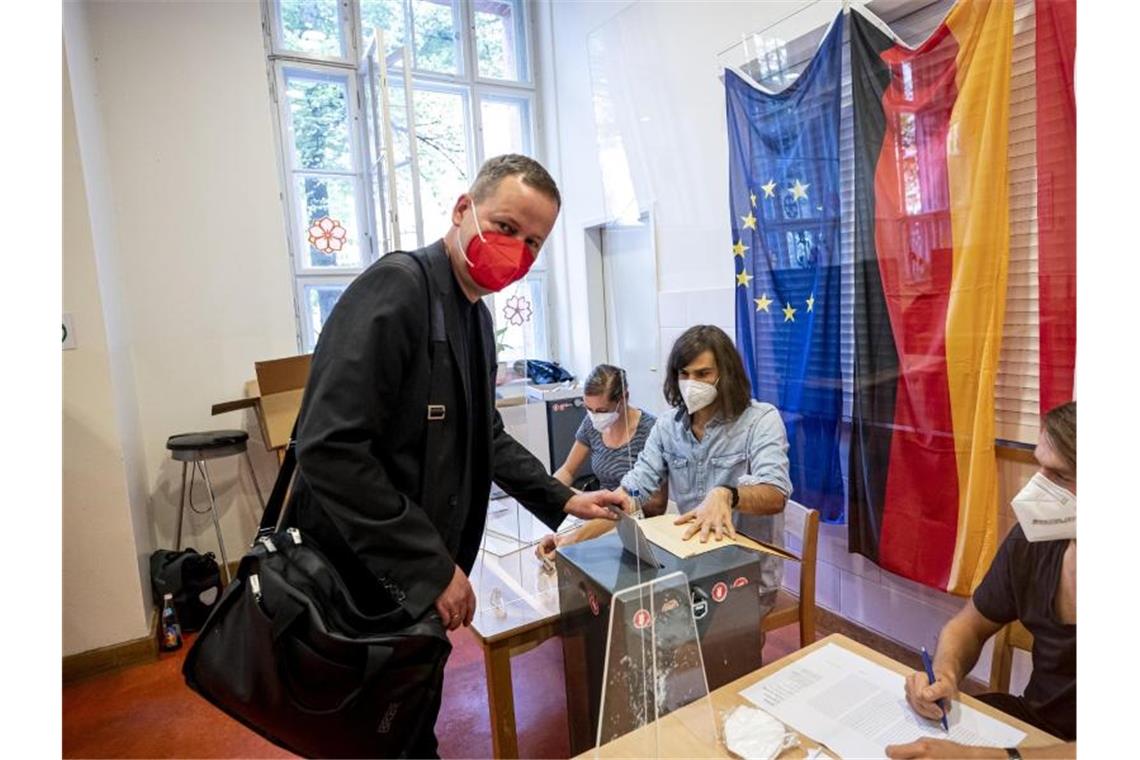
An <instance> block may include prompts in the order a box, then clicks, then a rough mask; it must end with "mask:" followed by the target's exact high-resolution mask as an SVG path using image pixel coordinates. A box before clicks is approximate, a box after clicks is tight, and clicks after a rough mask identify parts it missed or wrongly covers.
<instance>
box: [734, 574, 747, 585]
mask: <svg viewBox="0 0 1140 760" xmlns="http://www.w3.org/2000/svg"><path fill="white" fill-rule="evenodd" d="M747 585H748V579H747V578H745V577H744V576H743V575H742V576H740V577H739V578H737V579H736V580H734V581H733V582H732V587H733V588H740V587H741V586H747Z"/></svg>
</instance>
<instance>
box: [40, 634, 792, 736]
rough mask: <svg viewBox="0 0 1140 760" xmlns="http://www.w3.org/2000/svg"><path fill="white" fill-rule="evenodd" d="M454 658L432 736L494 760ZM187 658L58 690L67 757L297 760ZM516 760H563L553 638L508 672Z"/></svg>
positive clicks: (780, 643)
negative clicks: (225, 702)
mask: <svg viewBox="0 0 1140 760" xmlns="http://www.w3.org/2000/svg"><path fill="white" fill-rule="evenodd" d="M451 640H452V644H453V646H454V649H453V650H452V653H451V658H450V659H449V660H448V663H447V670H446V675H445V678H444V693H443V707H442V709H441V710H440V718H439V722H438V723H437V724H436V734H437V736H438V737H439V751H440V754H441V755H442V756H443V757H445V758H451V757H490V756H491V728H490V720H489V718H488V716H487V682H486V678H485V675H484V670H483V651H482V649H481V648H480V646H479V644H478V642H477V641H476V640H475V638H474V637H473V636H472V635H471V633H470V631H468V630H466V629H461V630H460V631H458V632H456V633H453V634H452V636H451ZM798 646H799V631H798V630H797V628H796V626H789V627H786V628H783V629H781V630H779V631H776V632H774V633H770V634H768V638H767V641H766V642H765V645H764V662H772V661H773V660H776V659H779V658H780V657H783V656H784V655H785V654H788V653H789V652H792V651H794V650H795V649H796V648H798ZM185 651H186V648H185V647H183V649H181V650H180V651H178V652H174V653H171V654H167V655H162V656H161V657H160V658H159V660H158V661H157V662H153V663H147V664H144V665H136V666H134V667H131V668H127V669H125V670H121V671H118V672H115V673H110V674H107V675H102V676H96V677H94V678H91V679H88V680H85V681H80V682H77V683H72V684H68V685H66V686H64V687H63V756H64V757H67V758H73V757H132V758H133V757H249V758H260V757H293V755H291V754H290V753H288V752H286V751H284V750H282V749H279V748H278V747H276V746H275V745H273V744H270V743H269V742H267V741H265V740H264V739H262V738H261V737H260V736H257V735H256V734H254V733H253V732H251V731H249V730H248V729H246V728H245V727H243V726H241V725H240V724H238V723H236V722H235V721H233V720H231V719H230V718H228V717H227V716H225V715H224V714H223V713H221V712H219V711H218V710H217V709H216V708H215V707H213V706H212V705H210V704H209V703H207V702H206V701H205V700H204V699H202V698H201V697H199V696H198V695H197V694H194V693H193V692H192V691H190V690H189V689H188V688H187V687H186V686H185V684H184V683H183V681H182V674H181V670H180V669H181V667H182V658H183V655H184V653H185ZM511 665H512V670H513V673H514V687H515V712H516V720H517V724H518V733H519V752H520V754H521V755H522V756H523V757H567V756H568V755H569V753H570V740H569V735H568V729H567V723H566V715H565V712H566V695H565V689H564V688H563V687H562V644H561V641H560V640H559V639H557V638H555V639H551V640H549V641H547V642H545V643H543V644H542V645H541V646H539V647H536V648H535V649H532V650H531V651H529V652H526V653H525V654H522V655H519V656H517V657H515V658H514V659H513V660H512V662H511Z"/></svg>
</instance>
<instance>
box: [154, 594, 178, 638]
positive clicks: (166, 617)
mask: <svg viewBox="0 0 1140 760" xmlns="http://www.w3.org/2000/svg"><path fill="white" fill-rule="evenodd" d="M158 639H159V640H158V645H159V648H160V649H162V651H164V652H173V651H174V650H176V649H181V648H182V626H181V625H179V624H178V613H177V612H175V610H174V595H173V594H163V595H162V622H161V626H160V628H159V637H158Z"/></svg>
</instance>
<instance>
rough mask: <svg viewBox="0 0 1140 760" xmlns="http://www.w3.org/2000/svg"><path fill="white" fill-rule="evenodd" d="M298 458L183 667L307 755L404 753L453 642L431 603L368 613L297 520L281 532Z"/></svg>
mask: <svg viewBox="0 0 1140 760" xmlns="http://www.w3.org/2000/svg"><path fill="white" fill-rule="evenodd" d="M295 466H296V455H295V453H294V444H293V443H290V444H289V448H288V449H287V450H286V454H285V461H284V462H283V463H282V465H281V472H280V473H279V474H278V476H277V483H276V484H275V485H274V487H273V494H272V495H271V496H270V499H269V504H268V506H267V507H266V510H265V515H264V517H262V520H261V527H260V529H259V530H258V533H257V539H256V541H255V543H254V545H253V547H252V548H251V549H250V550H249V552H248V553H247V554H246V555H245V556H244V557H243V558H242V560H241V564H240V565H239V566H238V570H237V575H236V577H235V578H234V580H233V581H232V582H231V583H230V585H229V586H228V587H227V588H226V590H225V593H223V594H222V598H221V600H220V601H219V602H218V604H217V607H216V608H215V609H214V611H213V612H212V613H211V614H210V617H209V618H208V619H207V620H206V624H205V626H204V627H203V628H202V632H201V633H200V634H199V635H198V638H197V639H196V640H195V641H194V644H193V646H191V647H190V651H189V652H188V653H187V655H186V661H185V663H184V664H183V666H182V675H183V676H184V677H185V678H186V683H187V685H188V686H189V687H190V688H191V689H193V690H194V691H196V692H198V693H199V694H201V695H202V696H203V697H205V698H206V699H207V700H209V701H210V702H212V703H213V704H214V705H215V706H216V707H218V708H220V709H221V710H222V711H223V712H225V713H226V714H228V715H229V716H230V717H232V718H235V719H237V720H238V721H240V722H241V723H243V724H245V725H246V726H247V727H249V728H251V729H253V730H254V731H256V732H257V733H259V734H261V735H262V736H264V737H265V738H266V739H269V740H270V741H272V742H274V743H275V744H278V745H280V746H281V747H284V748H285V749H287V750H289V751H290V752H295V753H297V754H299V755H303V756H306V757H402V756H403V755H404V752H405V750H406V748H407V747H408V745H409V743H410V742H412V741H413V740H414V739H415V738H416V737H417V736H418V735H419V731H420V730H421V729H422V726H421V723H422V722H423V717H422V716H423V715H424V714H425V713H426V712H427V706H428V705H430V704H431V702H432V700H433V699H434V698H435V696H436V695H435V692H434V689H435V686H434V685H435V684H436V683H437V682H438V679H437V678H436V675H437V674H438V669H439V668H441V667H442V666H443V662H444V660H445V655H446V654H447V653H448V652H449V651H450V649H451V644H450V642H449V641H448V639H447V634H446V633H445V631H444V629H443V625H442V623H441V622H440V619H439V616H438V615H436V614H435V612H434V610H433V611H431V612H429V613H428V614H427V615H425V616H424V617H423V618H421V619H420V620H418V621H416V622H414V623H412V624H411V625H408V623H407V616H406V614H405V613H404V612H403V610H402V609H401V608H394V609H393V610H392V611H391V612H388V613H384V614H381V615H368V614H365V613H363V612H362V611H361V609H360V605H358V604H356V603H355V602H354V600H353V599H352V596H351V595H350V594H349V591H348V589H347V587H346V586H345V584H344V582H343V581H342V580H341V578H340V575H339V574H338V573H337V571H336V568H334V567H333V566H332V565H331V564H330V563H329V561H328V560H327V559H326V558H325V556H324V555H323V554H322V553H321V551H320V548H319V547H317V546H316V545H315V544H314V543H313V541H312V540H310V539H307V538H304V537H302V536H301V533H300V531H299V530H297V529H296V528H289V529H287V530H283V531H280V532H277V533H274V532H273V531H274V530H275V529H276V525H277V518H278V516H279V515H280V512H281V507H282V504H283V502H284V500H285V492H286V491H287V490H288V488H289V483H290V481H291V480H292V475H293V470H294V468H295Z"/></svg>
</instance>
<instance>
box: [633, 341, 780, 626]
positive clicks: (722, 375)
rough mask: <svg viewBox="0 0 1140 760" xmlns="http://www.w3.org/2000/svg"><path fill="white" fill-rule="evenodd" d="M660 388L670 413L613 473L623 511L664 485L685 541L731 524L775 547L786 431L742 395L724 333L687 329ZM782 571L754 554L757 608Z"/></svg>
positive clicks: (718, 534)
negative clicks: (628, 466)
mask: <svg viewBox="0 0 1140 760" xmlns="http://www.w3.org/2000/svg"><path fill="white" fill-rule="evenodd" d="M664 390H665V400H666V401H668V402H669V404H670V405H672V406H673V407H674V408H675V409H676V411H675V412H674V413H672V414H668V415H662V416H661V417H660V418H658V420H657V424H656V425H654V427H653V432H652V433H650V435H649V439H648V440H647V441H646V443H645V448H643V449H642V451H641V456H640V457H639V458H638V460H637V464H635V465H634V467H633V469H632V470H630V471H629V473H627V474H626V476H625V477H624V478H622V481H621V486H622V487H621V489H620V490H619V491H618V492H617V493H618V495H619V496H621V497H622V498H623V499H624V500H625V503H626V504H625V508H626V510H627V511H630V512H636V511H637V510H638V509H643V508H644V502H645V499H646V495H647V494H652V493H654V492H655V491H656V490H657V489H658V488H659V487H660V486H661V485H662V484H663V483H667V484H668V488H669V496H670V498H672V499H673V500H674V501H675V502H676V503H677V508H678V510H679V511H680V513H681V516H680V518H678V520H677V522H678V523H686V524H688V528H687V529H686V531H685V534H684V535H685V538H686V539H693V538H697V539H698V540H700V541H701V542H706V541H708V540H709V539H710V538H713V539H715V540H717V541H720V540H723V539H724V538H725V537H735V535H736V530H737V528H738V527H739V528H741V529H742V530H743V531H744V532H745V533H746V534H747V535H748V536H750V537H751V538H755V539H757V540H760V541H765V542H767V543H769V544H774V545H776V546H783V543H784V504H785V503H786V501H787V499H788V497H789V496H791V493H792V483H791V479H790V478H789V475H788V438H787V432H786V431H785V429H784V422H783V420H782V419H781V418H780V413H779V411H778V410H777V409H776V407H774V406H772V405H771V404H765V403H762V402H760V401H756V400H755V399H753V398H752V388H751V384H750V383H749V380H748V375H747V374H746V373H745V371H744V363H743V362H742V361H741V359H740V354H739V353H738V352H737V350H736V346H735V345H734V344H733V342H732V339H731V338H730V337H728V335H727V334H726V333H725V332H724V330H721V329H720V328H719V327H715V326H713V325H696V326H695V327H690V328H689V329H688V330H686V331H685V332H684V333H683V334H682V335H681V337H679V338H677V341H676V342H675V343H674V344H673V348H672V350H671V351H670V353H669V361H668V369H667V374H666V377H665V388H664ZM782 575H783V561H782V560H780V559H779V558H777V557H775V556H773V555H770V554H764V555H762V556H761V557H760V586H761V587H760V589H759V591H760V595H759V598H760V604H761V615H766V614H767V613H768V612H769V611H770V610H771V608H772V606H773V605H774V604H775V600H776V591H777V590H778V589H779V587H780V580H781V577H782Z"/></svg>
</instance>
